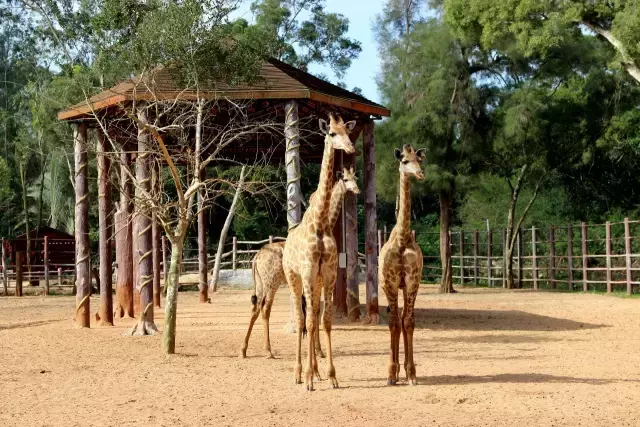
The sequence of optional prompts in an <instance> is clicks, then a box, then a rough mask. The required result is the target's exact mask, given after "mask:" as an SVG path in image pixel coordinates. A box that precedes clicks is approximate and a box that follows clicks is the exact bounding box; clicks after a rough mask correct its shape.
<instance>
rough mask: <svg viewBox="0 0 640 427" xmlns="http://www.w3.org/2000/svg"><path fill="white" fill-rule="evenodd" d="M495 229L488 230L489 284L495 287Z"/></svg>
mask: <svg viewBox="0 0 640 427" xmlns="http://www.w3.org/2000/svg"><path fill="white" fill-rule="evenodd" d="M492 256H493V230H491V229H489V230H487V285H488V286H489V287H490V288H492V287H493V265H492V263H493V261H492V260H491V257H492Z"/></svg>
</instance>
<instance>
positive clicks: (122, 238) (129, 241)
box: [114, 151, 137, 318]
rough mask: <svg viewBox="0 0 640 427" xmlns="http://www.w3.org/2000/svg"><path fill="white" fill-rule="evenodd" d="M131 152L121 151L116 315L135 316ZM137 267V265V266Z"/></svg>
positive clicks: (117, 213)
mask: <svg viewBox="0 0 640 427" xmlns="http://www.w3.org/2000/svg"><path fill="white" fill-rule="evenodd" d="M130 163H131V154H129V153H127V152H124V151H123V152H121V153H120V183H119V188H120V204H119V207H118V210H117V212H116V218H115V229H114V232H115V238H116V265H117V268H118V274H117V282H116V305H115V311H114V313H115V317H116V318H122V317H125V316H127V317H134V311H133V286H134V285H133V283H134V281H133V247H132V246H133V234H132V233H133V226H132V224H131V221H132V211H133V204H132V202H131V197H132V188H133V187H132V182H131V178H129V175H128V174H127V172H126V171H127V170H128V169H129V164H130ZM136 267H137V266H136Z"/></svg>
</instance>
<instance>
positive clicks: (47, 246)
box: [42, 236, 49, 295]
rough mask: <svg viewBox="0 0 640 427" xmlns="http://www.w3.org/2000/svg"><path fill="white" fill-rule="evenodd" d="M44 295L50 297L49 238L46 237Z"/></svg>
mask: <svg viewBox="0 0 640 427" xmlns="http://www.w3.org/2000/svg"><path fill="white" fill-rule="evenodd" d="M42 262H43V264H44V294H45V295H49V236H44V259H43V260H42Z"/></svg>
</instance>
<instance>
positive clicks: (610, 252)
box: [418, 218, 640, 294]
mask: <svg viewBox="0 0 640 427" xmlns="http://www.w3.org/2000/svg"><path fill="white" fill-rule="evenodd" d="M426 234H433V235H434V238H435V237H436V236H437V234H438V233H426ZM420 237H424V236H418V241H419V242H420V241H423V242H424V241H425V239H424V238H423V239H421V238H420ZM450 237H451V238H450V242H451V253H452V266H453V278H454V279H455V280H456V281H457V283H458V284H461V285H474V286H478V285H485V286H490V287H494V286H506V274H505V272H506V258H505V254H506V250H505V249H506V232H505V230H498V232H496V230H473V231H465V230H454V231H452V232H451V235H450ZM426 240H427V241H428V240H429V239H426ZM423 245H425V244H424V243H422V244H421V246H423ZM423 250H424V249H423ZM441 271H442V267H441V265H440V257H439V256H438V255H432V254H431V255H425V266H424V270H423V275H424V278H425V279H438V278H439V277H440V275H441ZM638 271H640V221H631V220H629V219H628V218H626V219H625V220H624V221H621V222H606V223H604V224H586V223H584V222H582V223H580V224H568V225H564V226H549V227H546V228H537V227H531V228H524V229H520V230H518V231H517V234H516V244H515V246H514V250H513V272H514V283H515V286H516V287H517V288H532V289H543V288H547V289H564V290H576V289H580V290H583V291H585V292H586V291H589V290H602V291H604V290H606V291H607V292H613V291H615V290H619V289H621V288H622V289H625V290H626V292H627V293H628V294H631V293H632V292H633V288H634V286H637V285H640V281H638V279H639V278H640V274H639V273H638Z"/></svg>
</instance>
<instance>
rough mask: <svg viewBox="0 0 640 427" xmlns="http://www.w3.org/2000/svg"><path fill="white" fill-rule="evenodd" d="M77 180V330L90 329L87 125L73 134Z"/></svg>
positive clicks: (80, 127)
mask: <svg viewBox="0 0 640 427" xmlns="http://www.w3.org/2000/svg"><path fill="white" fill-rule="evenodd" d="M74 152H75V176H76V218H75V236H76V312H75V318H76V326H78V327H82V328H88V327H90V319H89V315H90V312H91V310H90V306H89V297H90V295H91V266H90V262H91V258H90V253H89V185H88V179H87V175H88V161H87V125H86V123H79V124H77V125H76V128H75V130H74Z"/></svg>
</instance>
